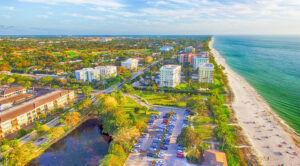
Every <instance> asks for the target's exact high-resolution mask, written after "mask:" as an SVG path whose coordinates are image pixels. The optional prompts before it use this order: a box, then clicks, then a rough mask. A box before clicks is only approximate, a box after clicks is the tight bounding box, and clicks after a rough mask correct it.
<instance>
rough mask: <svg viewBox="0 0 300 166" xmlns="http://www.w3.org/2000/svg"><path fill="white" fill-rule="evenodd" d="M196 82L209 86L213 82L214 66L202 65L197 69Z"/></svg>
mask: <svg viewBox="0 0 300 166" xmlns="http://www.w3.org/2000/svg"><path fill="white" fill-rule="evenodd" d="M198 81H199V82H201V83H210V84H212V83H213V82H214V65H213V64H212V63H206V64H202V65H201V66H200V67H199V68H198Z"/></svg>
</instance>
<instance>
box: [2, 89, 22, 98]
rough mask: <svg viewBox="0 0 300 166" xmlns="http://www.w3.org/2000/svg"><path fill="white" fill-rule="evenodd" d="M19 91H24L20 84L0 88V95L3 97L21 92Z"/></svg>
mask: <svg viewBox="0 0 300 166" xmlns="http://www.w3.org/2000/svg"><path fill="white" fill-rule="evenodd" d="M21 93H26V88H24V87H22V86H15V87H1V88H0V97H4V98H6V97H10V96H14V95H17V94H21Z"/></svg>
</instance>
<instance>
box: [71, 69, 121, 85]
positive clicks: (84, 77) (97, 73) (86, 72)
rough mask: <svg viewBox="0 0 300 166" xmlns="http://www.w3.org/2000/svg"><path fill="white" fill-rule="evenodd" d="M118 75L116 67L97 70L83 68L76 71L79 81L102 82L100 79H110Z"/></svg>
mask: <svg viewBox="0 0 300 166" xmlns="http://www.w3.org/2000/svg"><path fill="white" fill-rule="evenodd" d="M116 75H117V67H116V66H98V67H95V68H83V69H81V70H76V71H75V77H76V80H77V81H89V82H92V81H93V80H100V78H105V79H107V78H110V77H114V76H116Z"/></svg>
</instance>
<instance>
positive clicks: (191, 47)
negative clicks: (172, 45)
mask: <svg viewBox="0 0 300 166" xmlns="http://www.w3.org/2000/svg"><path fill="white" fill-rule="evenodd" d="M184 52H185V53H190V52H193V53H194V52H195V48H194V47H193V46H188V47H185V49H184Z"/></svg>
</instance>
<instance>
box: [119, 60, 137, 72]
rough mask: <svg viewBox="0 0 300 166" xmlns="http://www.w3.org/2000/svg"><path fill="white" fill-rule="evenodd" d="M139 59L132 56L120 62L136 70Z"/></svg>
mask: <svg viewBox="0 0 300 166" xmlns="http://www.w3.org/2000/svg"><path fill="white" fill-rule="evenodd" d="M138 63H139V60H137V59H134V58H129V59H127V60H126V61H123V62H121V66H123V67H125V68H127V69H129V70H137V67H138Z"/></svg>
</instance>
